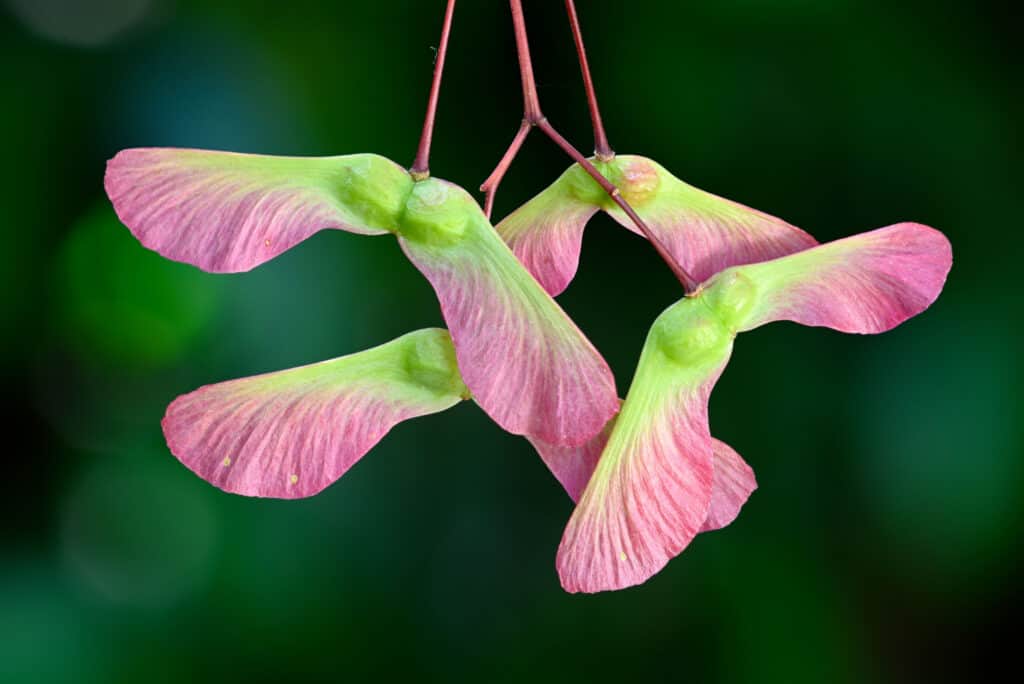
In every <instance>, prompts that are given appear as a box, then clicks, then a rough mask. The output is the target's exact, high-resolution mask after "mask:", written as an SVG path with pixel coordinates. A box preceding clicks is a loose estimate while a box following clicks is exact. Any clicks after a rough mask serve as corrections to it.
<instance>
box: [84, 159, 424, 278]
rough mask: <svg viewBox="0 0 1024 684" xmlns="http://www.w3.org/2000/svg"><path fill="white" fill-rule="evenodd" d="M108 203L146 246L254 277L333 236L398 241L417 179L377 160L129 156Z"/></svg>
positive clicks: (113, 171)
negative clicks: (253, 272) (323, 233)
mask: <svg viewBox="0 0 1024 684" xmlns="http://www.w3.org/2000/svg"><path fill="white" fill-rule="evenodd" d="M104 185H105V188H106V191H107V195H108V196H109V197H110V200H111V202H112V203H113V205H114V209H115V210H116V211H117V215H118V217H119V218H120V219H121V222H122V223H124V224H125V225H126V226H127V227H128V228H129V230H131V231H132V234H133V235H134V236H135V237H136V238H137V239H138V240H139V242H141V243H142V244H143V245H145V246H146V247H148V248H149V249H152V250H154V251H156V252H158V253H160V254H162V255H163V256H165V257H167V258H168V259H173V260H174V261H182V262H185V263H188V264H192V265H194V266H198V267H199V268H201V269H203V270H204V271H210V272H213V273H236V272H240V271H248V270H250V269H252V268H254V267H256V266H258V265H259V264H262V263H263V262H265V261H268V260H270V259H272V258H274V257H275V256H277V255H279V254H281V253H282V252H284V251H286V250H288V249H290V248H292V247H294V246H295V245H297V244H298V243H300V242H302V241H303V240H305V239H306V238H308V237H310V236H311V235H313V234H314V233H316V232H318V231H320V230H324V229H336V230H345V231H349V232H352V233H359V234H363V235H381V234H384V233H388V232H393V231H394V230H395V228H396V223H397V220H398V217H399V215H400V213H401V210H402V207H403V206H404V203H405V198H406V197H407V196H408V194H409V192H410V190H411V187H412V180H411V178H410V177H409V174H408V173H407V172H406V171H405V170H404V169H402V168H401V167H399V166H398V165H397V164H395V163H394V162H391V161H389V160H388V159H385V158H384V157H380V156H377V155H372V154H357V155H349V156H341V157H275V156H267V155H256V154H237V153H233V152H214V151H206V150H190V149H176V148H137V149H129V150H123V151H121V152H119V153H118V154H117V155H116V156H115V157H114V158H113V159H111V160H110V161H109V162H108V163H107V172H106V177H105V180H104Z"/></svg>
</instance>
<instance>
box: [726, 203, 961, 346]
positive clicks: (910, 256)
mask: <svg viewBox="0 0 1024 684" xmlns="http://www.w3.org/2000/svg"><path fill="white" fill-rule="evenodd" d="M952 264H953V253H952V248H951V246H950V244H949V240H947V239H946V237H945V236H944V235H943V234H942V233H940V232H939V231H937V230H935V229H933V228H929V227H928V226H923V225H921V224H917V223H900V224H896V225H893V226H889V227H887V228H881V229H879V230H875V231H871V232H868V233H862V234H860V235H854V236H852V237H849V238H845V239H842V240H836V241H835V242H830V243H828V244H825V245H821V246H819V247H815V248H813V249H809V250H807V251H804V252H800V253H799V254H793V255H790V256H787V257H783V258H781V259H775V260H773V261H769V262H765V263H761V264H752V265H748V266H740V267H736V268H734V269H729V270H727V271H724V272H723V273H721V274H719V275H718V276H716V277H715V278H714V279H713V280H712V281H711V282H709V283H708V284H707V286H706V294H707V296H708V298H709V301H711V302H712V305H713V306H715V307H716V308H718V309H720V310H722V311H723V312H724V315H725V316H726V317H728V318H730V319H731V320H732V325H733V326H734V327H735V329H737V330H750V329H753V328H756V327H758V326H761V325H764V324H765V323H770V322H772V321H778V320H788V321H794V322H796V323H800V324H802V325H809V326H822V327H827V328H833V329H835V330H839V331H842V332H847V333H861V334H873V333H880V332H884V331H886V330H889V329H891V328H894V327H896V326H897V325H899V324H900V323H902V322H904V321H906V320H907V319H908V318H911V317H913V316H916V315H917V314H919V313H921V312H922V311H924V310H925V309H927V308H928V307H929V306H930V305H931V304H932V302H934V301H935V300H936V298H938V296H939V293H940V292H941V291H942V287H943V285H944V284H945V282H946V276H947V274H948V273H949V270H950V268H951V267H952Z"/></svg>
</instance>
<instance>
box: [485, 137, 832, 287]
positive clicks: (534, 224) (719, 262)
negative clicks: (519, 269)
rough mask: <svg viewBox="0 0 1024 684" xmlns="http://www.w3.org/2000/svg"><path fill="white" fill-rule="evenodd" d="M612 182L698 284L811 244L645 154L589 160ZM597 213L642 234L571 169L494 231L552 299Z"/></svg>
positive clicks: (787, 227) (574, 262) (568, 273)
mask: <svg viewBox="0 0 1024 684" xmlns="http://www.w3.org/2000/svg"><path fill="white" fill-rule="evenodd" d="M591 161H592V162H593V163H594V165H595V166H596V167H597V169H598V170H599V171H600V172H601V173H602V174H603V175H604V176H605V177H607V178H608V179H609V180H610V181H611V182H612V183H614V184H615V185H616V186H617V187H618V188H619V190H620V192H621V194H622V197H623V199H625V200H626V201H627V202H629V204H630V205H631V206H632V207H633V208H634V209H635V210H636V212H637V213H638V214H639V215H640V217H641V218H642V219H643V220H644V222H645V223H646V224H647V227H648V229H649V230H650V231H651V232H652V234H653V235H654V236H655V237H656V238H657V239H658V240H659V241H660V242H661V243H662V244H663V245H664V246H665V248H666V249H667V250H668V252H669V254H670V255H671V256H672V257H673V258H674V259H675V260H676V261H677V262H678V263H679V264H680V265H681V266H683V268H685V269H686V270H687V271H688V272H689V273H690V274H691V275H692V276H693V277H694V278H696V279H697V280H698V281H703V280H706V279H707V278H710V277H711V276H713V275H714V274H715V273H717V272H718V271H720V270H722V269H723V268H727V267H729V266H735V265H739V264H749V263H756V262H759V261H766V260H769V259H774V258H776V257H780V256H784V255H786V254H792V253H794V252H798V251H800V250H803V249H807V248H809V247H813V246H814V245H816V244H817V242H816V241H815V239H814V238H813V237H811V236H810V235H808V234H807V233H805V232H804V231H802V230H800V229H799V228H796V227H794V226H791V225H789V224H788V223H786V222H785V221H782V220H780V219H777V218H775V217H774V216H769V215H768V214H765V213H763V212H760V211H756V210H754V209H750V208H749V207H745V206H743V205H742V204H737V203H736V202H732V201H730V200H727V199H723V198H721V197H717V196H715V195H712V194H710V193H707V192H704V191H703V190H699V189H697V188H695V187H693V186H691V185H687V184H686V183H684V182H683V181H681V180H679V179H678V178H676V177H675V176H673V175H672V174H671V173H669V172H668V171H667V170H665V169H664V168H663V167H662V166H661V165H659V164H658V163H657V162H654V161H652V160H650V159H647V158H646V157H639V156H634V155H619V156H617V157H615V158H614V159H613V160H611V161H608V162H602V161H600V160H597V159H593V160H591ZM598 210H604V211H606V212H608V214H609V215H611V217H612V218H614V219H615V220H616V221H618V222H619V223H620V224H621V225H623V226H624V227H626V228H628V229H629V230H631V231H633V232H634V233H636V234H638V235H641V236H643V232H642V231H641V230H640V229H639V228H638V227H637V226H636V224H634V223H633V221H631V220H630V219H629V217H627V216H626V214H625V213H624V212H623V211H622V209H620V208H619V207H618V205H616V204H615V203H614V202H613V201H612V199H611V198H610V197H609V196H608V195H607V193H605V191H604V190H602V189H601V187H600V186H599V185H598V184H597V183H596V182H595V181H594V180H593V179H592V178H590V176H588V175H587V174H586V172H585V171H584V170H583V169H582V168H581V167H579V166H576V165H574V166H572V167H570V168H569V169H568V170H567V171H566V172H565V173H563V174H562V175H561V176H560V177H559V178H558V180H556V181H555V182H554V183H553V184H551V186H549V187H548V188H547V189H545V190H544V191H543V192H541V193H540V194H539V195H537V196H536V197H534V198H533V199H531V200H530V201H528V202H527V203H526V204H524V205H522V206H521V207H519V209H517V210H516V211H514V212H513V213H512V214H510V215H509V216H508V217H507V218H505V220H503V221H502V222H501V223H499V224H498V227H497V230H498V233H499V234H501V237H502V238H503V239H504V240H505V242H507V243H508V245H509V246H510V247H511V248H512V251H513V252H514V253H515V255H516V257H517V258H518V259H519V260H520V261H522V263H523V264H524V265H525V266H526V268H527V270H529V271H530V273H532V274H533V276H534V277H535V278H536V279H537V280H538V281H539V282H540V283H541V285H543V286H544V288H545V289H546V290H547V291H548V292H550V293H551V294H552V295H557V294H559V293H561V292H562V291H563V290H565V288H566V287H567V286H568V284H569V282H570V281H571V280H572V278H573V276H575V274H576V269H577V267H578V265H579V258H580V249H581V243H582V235H583V229H584V227H585V226H586V224H587V222H588V221H589V220H590V218H591V217H592V216H593V215H594V213H595V212H597V211H598Z"/></svg>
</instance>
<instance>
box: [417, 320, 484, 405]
mask: <svg viewBox="0 0 1024 684" xmlns="http://www.w3.org/2000/svg"><path fill="white" fill-rule="evenodd" d="M407 339H408V347H407V348H406V350H405V355H404V357H403V368H404V369H405V372H406V373H408V374H409V377H410V378H411V379H412V380H413V381H414V382H415V383H416V384H418V385H421V386H422V387H424V388H426V389H429V390H433V391H435V392H436V393H437V394H439V395H442V394H443V395H450V394H457V395H460V396H463V397H465V396H468V394H469V390H468V389H467V388H466V385H465V384H464V383H463V382H462V376H460V375H459V366H458V363H457V362H456V360H455V347H454V346H453V345H452V338H451V336H450V335H449V334H448V331H447V330H442V329H440V328H432V329H429V330H421V331H419V333H417V334H416V335H415V336H409V337H408V338H407Z"/></svg>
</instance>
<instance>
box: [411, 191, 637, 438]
mask: <svg viewBox="0 0 1024 684" xmlns="http://www.w3.org/2000/svg"><path fill="white" fill-rule="evenodd" d="M402 226H403V227H402V231H401V233H400V242H401V245H402V248H403V249H404V250H405V253H406V254H407V255H408V257H409V258H410V259H411V260H412V262H413V263H414V264H415V265H416V267H417V268H418V269H419V270H420V271H421V272H422V273H423V274H424V275H425V276H426V277H427V279H428V280H429V281H430V283H431V285H433V287H434V290H435V291H436V292H437V296H438V299H439V300H440V302H441V311H442V313H443V314H444V319H445V322H446V323H447V324H448V329H449V331H450V332H451V335H452V340H453V341H454V343H455V350H456V354H457V356H458V360H459V368H460V370H461V371H462V377H463V379H464V380H465V382H466V385H467V386H468V387H469V388H470V390H471V391H472V392H473V398H474V399H475V400H476V402H477V403H478V404H479V405H480V406H481V407H482V408H483V409H484V410H485V411H486V412H487V413H488V415H490V416H491V418H493V419H494V420H495V421H496V422H497V423H498V424H499V425H500V426H501V427H502V428H504V429H505V430H507V431H509V432H512V433H514V434H524V435H531V436H534V437H537V438H539V439H542V440H544V441H546V442H550V443H552V444H557V445H561V446H575V445H579V444H583V443H585V442H586V441H587V440H589V439H591V438H592V437H593V436H594V435H596V434H597V433H599V432H600V431H601V429H602V428H603V427H604V425H605V424H606V423H607V422H608V420H609V419H610V418H611V417H612V416H613V415H615V413H616V411H617V410H618V405H619V400H618V397H617V395H616V392H615V381H614V378H613V376H612V373H611V370H610V369H609V368H608V365H607V363H605V361H604V359H603V358H601V355H600V354H598V352H597V350H596V349H594V347H593V346H592V345H591V344H590V342H589V341H588V340H587V338H586V337H584V336H583V333H581V332H580V330H579V329H578V328H577V327H576V325H575V324H574V323H573V322H572V320H570V319H569V317H568V316H567V315H566V314H565V312H564V311H562V309H561V308H560V307H559V306H558V304H556V303H555V301H554V300H553V299H552V298H551V297H550V296H549V295H548V294H547V293H546V292H545V291H544V290H543V289H542V288H541V287H540V286H539V285H538V284H537V281H536V280H534V279H533V278H532V277H531V276H530V274H529V273H527V272H526V270H525V269H524V268H523V266H522V265H521V264H520V263H519V262H518V261H517V260H516V258H515V257H514V256H513V254H512V252H511V251H509V249H508V247H506V246H505V244H504V243H503V242H502V241H501V239H500V238H499V237H498V235H497V233H495V232H494V229H493V228H492V227H491V225H490V223H489V222H488V221H487V219H486V218H485V217H484V214H483V212H482V211H481V210H480V208H479V207H478V206H477V204H476V202H475V201H474V200H473V198H472V197H471V196H470V195H469V194H468V193H466V192H465V191H464V190H462V189H461V188H459V187H458V186H455V185H452V184H450V183H446V182H444V181H440V180H433V179H432V180H429V181H423V182H420V183H417V184H416V187H415V189H414V190H413V194H412V195H411V197H410V199H409V204H408V206H407V210H406V213H405V216H404V218H403V224H402Z"/></svg>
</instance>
